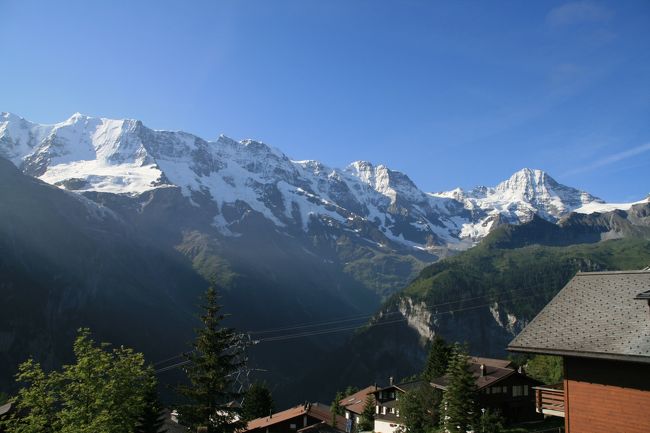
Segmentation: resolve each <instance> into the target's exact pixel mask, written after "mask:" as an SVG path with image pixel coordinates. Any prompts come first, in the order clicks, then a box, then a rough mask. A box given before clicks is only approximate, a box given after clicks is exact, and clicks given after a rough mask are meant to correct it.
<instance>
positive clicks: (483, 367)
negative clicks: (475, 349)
mask: <svg viewBox="0 0 650 433" xmlns="http://www.w3.org/2000/svg"><path fill="white" fill-rule="evenodd" d="M483 376H485V364H481V377H483Z"/></svg>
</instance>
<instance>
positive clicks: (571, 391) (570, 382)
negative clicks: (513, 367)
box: [508, 270, 650, 433]
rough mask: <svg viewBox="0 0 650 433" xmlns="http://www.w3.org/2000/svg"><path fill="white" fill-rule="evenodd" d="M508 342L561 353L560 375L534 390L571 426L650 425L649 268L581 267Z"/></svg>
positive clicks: (578, 432) (639, 429)
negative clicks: (596, 269)
mask: <svg viewBox="0 0 650 433" xmlns="http://www.w3.org/2000/svg"><path fill="white" fill-rule="evenodd" d="M508 350H510V351H513V352H522V353H539V354H547V355H557V356H561V357H562V358H563V360H564V380H563V382H562V383H560V384H557V385H556V386H552V387H538V388H537V389H536V390H535V393H536V403H537V410H538V411H539V412H541V413H544V414H547V415H554V416H561V417H564V423H565V430H566V433H582V432H588V433H617V432H619V433H647V432H650V415H649V414H648V408H650V272H648V271H647V270H646V271H625V272H590V273H578V274H577V275H576V276H575V277H574V278H573V279H572V280H571V281H570V282H569V283H568V284H567V285H566V286H565V287H564V288H563V289H562V290H561V291H560V292H559V293H558V294H557V295H556V296H555V298H553V299H552V300H551V302H549V304H548V305H547V306H546V307H545V308H544V309H543V310H542V311H541V312H540V313H539V314H538V315H537V317H535V319H534V320H533V321H532V322H530V324H529V325H528V326H526V328H524V330H523V331H522V332H521V333H520V334H519V335H518V336H517V337H516V338H515V339H514V340H513V341H512V342H511V343H510V345H509V346H508Z"/></svg>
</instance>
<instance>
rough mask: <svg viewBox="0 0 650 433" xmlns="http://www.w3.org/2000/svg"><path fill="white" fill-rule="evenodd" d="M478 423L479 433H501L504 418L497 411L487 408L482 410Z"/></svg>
mask: <svg viewBox="0 0 650 433" xmlns="http://www.w3.org/2000/svg"><path fill="white" fill-rule="evenodd" d="M478 424H479V431H480V432H481V433H501V432H502V431H503V424H504V420H503V417H502V416H501V414H499V412H494V411H492V410H490V409H487V410H482V413H481V417H480V419H479V423H478Z"/></svg>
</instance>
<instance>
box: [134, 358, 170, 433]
mask: <svg viewBox="0 0 650 433" xmlns="http://www.w3.org/2000/svg"><path fill="white" fill-rule="evenodd" d="M149 371H150V372H151V374H152V375H153V368H151V367H150V368H149ZM144 399H145V407H144V410H143V411H142V414H141V415H140V419H139V422H138V427H137V428H136V429H135V433H165V432H166V431H167V430H163V429H162V427H163V425H164V424H165V414H164V413H163V407H162V404H160V400H159V398H158V392H157V391H156V387H155V386H150V387H149V389H148V390H147V391H146V393H145V396H144Z"/></svg>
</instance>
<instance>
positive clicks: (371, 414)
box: [359, 394, 376, 431]
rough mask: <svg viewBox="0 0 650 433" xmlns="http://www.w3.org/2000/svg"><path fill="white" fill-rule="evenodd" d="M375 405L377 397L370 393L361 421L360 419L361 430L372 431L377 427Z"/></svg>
mask: <svg viewBox="0 0 650 433" xmlns="http://www.w3.org/2000/svg"><path fill="white" fill-rule="evenodd" d="M375 406H376V405H375V397H374V396H373V395H372V394H368V397H366V402H365V404H364V405H363V412H361V421H359V430H360V431H370V430H372V429H373V428H374V427H375V422H374V421H375Z"/></svg>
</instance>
